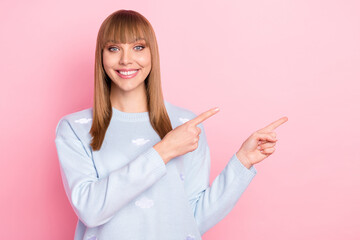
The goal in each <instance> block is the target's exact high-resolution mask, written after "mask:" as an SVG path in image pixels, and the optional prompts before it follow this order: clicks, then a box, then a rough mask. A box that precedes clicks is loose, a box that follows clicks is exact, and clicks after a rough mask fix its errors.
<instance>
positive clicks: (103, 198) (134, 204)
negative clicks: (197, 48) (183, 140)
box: [55, 100, 257, 240]
mask: <svg viewBox="0 0 360 240" xmlns="http://www.w3.org/2000/svg"><path fill="white" fill-rule="evenodd" d="M164 104H165V107H166V110H167V113H168V115H169V117H170V121H171V124H172V127H173V129H174V128H176V127H177V126H179V125H181V124H183V123H185V122H186V121H188V120H190V119H193V118H195V117H196V116H197V115H196V114H194V113H193V112H192V111H190V110H188V109H185V108H182V107H179V106H176V105H174V104H172V103H169V102H168V101H166V100H165V101H164ZM112 111H113V113H112V118H111V121H110V124H109V127H108V129H107V131H106V134H105V138H104V141H103V144H102V147H101V149H100V150H99V151H92V149H91V147H90V142H91V135H90V133H89V131H90V128H91V123H92V108H88V109H85V110H82V111H78V112H74V113H71V114H68V115H66V116H63V117H62V118H61V119H60V120H59V122H58V124H57V126H56V138H55V144H56V149H57V154H58V159H59V164H60V172H61V177H62V181H63V185H64V189H65V192H66V195H67V198H68V200H69V202H70V204H71V206H72V209H73V210H74V212H75V213H76V215H77V217H78V222H77V226H76V230H75V236H74V239H75V240H120V239H121V240H124V239H129V240H144V239H149V240H155V239H156V240H195V239H197V240H199V239H201V236H202V235H203V234H204V233H205V232H206V231H208V230H209V229H210V228H211V227H213V226H214V225H215V224H217V223H218V222H219V221H220V220H222V219H223V218H224V217H225V216H226V215H227V214H228V213H229V212H230V211H231V209H232V208H233V207H234V206H235V204H236V202H237V201H238V199H239V198H240V196H241V195H242V193H243V192H244V191H245V189H246V188H247V186H248V185H249V184H250V182H251V180H252V179H253V177H254V176H255V175H256V173H257V171H256V169H255V168H254V166H252V167H251V168H250V169H248V168H246V167H245V166H244V165H243V164H242V163H241V162H240V161H239V159H238V158H237V156H236V154H235V153H234V154H233V155H232V157H231V158H230V160H229V161H228V162H227V165H226V167H225V168H224V169H223V170H222V172H221V173H220V174H219V175H218V176H217V177H216V178H215V180H214V181H213V182H212V184H211V186H210V185H209V176H210V152H209V146H208V143H207V139H206V135H205V130H204V126H203V124H202V123H200V124H198V125H197V126H198V127H199V128H200V129H201V133H200V136H199V142H198V147H197V148H196V149H195V150H194V151H192V152H188V153H186V154H184V155H181V156H177V157H175V158H173V159H171V160H170V161H169V162H168V163H167V164H165V163H164V161H163V159H162V158H161V156H160V155H159V153H158V152H157V151H156V150H155V149H154V148H153V146H154V145H155V144H156V143H158V142H159V141H161V139H160V137H159V136H158V134H157V133H156V131H155V130H154V129H153V128H152V126H151V124H150V120H149V115H148V112H137V113H129V112H122V111H120V110H118V109H116V108H114V107H112Z"/></svg>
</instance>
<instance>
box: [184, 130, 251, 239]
mask: <svg viewBox="0 0 360 240" xmlns="http://www.w3.org/2000/svg"><path fill="white" fill-rule="evenodd" d="M198 127H200V128H201V133H200V139H199V146H198V148H197V149H196V150H195V151H194V152H193V158H192V159H191V163H190V165H191V167H190V168H189V169H187V173H186V176H185V191H186V193H187V195H188V199H189V202H190V205H191V207H192V210H193V212H194V218H195V220H196V222H197V224H198V227H199V231H200V233H201V235H203V234H204V233H205V232H206V231H208V230H209V229H210V228H212V227H213V226H214V225H215V224H217V223H218V222H220V221H221V220H222V219H223V218H224V217H225V216H226V215H227V214H228V213H229V212H230V211H231V209H232V208H233V207H234V206H235V204H236V203H237V201H238V199H239V198H240V196H241V195H242V193H243V192H244V191H245V189H246V188H247V186H248V185H249V183H250V182H251V180H252V179H253V177H254V176H255V175H256V172H257V171H256V169H255V168H254V167H253V166H251V167H250V169H248V168H246V167H245V166H244V165H243V164H242V163H241V162H240V160H239V159H238V158H237V156H236V154H234V155H233V156H232V157H231V159H230V161H229V162H228V164H227V165H226V167H225V168H224V169H223V171H222V172H221V173H220V174H219V175H218V176H217V177H216V178H215V180H214V181H213V183H212V185H211V187H210V186H209V176H210V151H209V146H208V144H207V140H206V134H205V130H204V126H203V124H202V123H201V124H199V125H198Z"/></svg>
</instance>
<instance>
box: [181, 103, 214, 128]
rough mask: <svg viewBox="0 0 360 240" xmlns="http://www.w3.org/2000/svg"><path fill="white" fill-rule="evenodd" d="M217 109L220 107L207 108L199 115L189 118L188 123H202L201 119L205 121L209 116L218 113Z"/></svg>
mask: <svg viewBox="0 0 360 240" xmlns="http://www.w3.org/2000/svg"><path fill="white" fill-rule="evenodd" d="M219 110H220V109H219V108H218V107H215V108H212V109H210V110H208V111H206V112H203V113H201V114H200V115H199V116H197V117H195V118H193V119H191V120H189V121H188V123H189V124H192V125H198V124H199V123H202V122H203V121H205V120H206V119H208V118H209V117H211V116H213V115H214V114H216V113H218V112H219Z"/></svg>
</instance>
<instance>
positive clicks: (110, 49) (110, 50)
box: [108, 47, 117, 52]
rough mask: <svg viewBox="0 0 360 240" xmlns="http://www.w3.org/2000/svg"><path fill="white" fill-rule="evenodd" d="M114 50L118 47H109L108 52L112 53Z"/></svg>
mask: <svg viewBox="0 0 360 240" xmlns="http://www.w3.org/2000/svg"><path fill="white" fill-rule="evenodd" d="M112 48H117V47H109V48H108V50H109V51H110V52H112V51H111V49H112Z"/></svg>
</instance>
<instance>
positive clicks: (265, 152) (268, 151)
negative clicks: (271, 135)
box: [260, 148, 275, 154]
mask: <svg viewBox="0 0 360 240" xmlns="http://www.w3.org/2000/svg"><path fill="white" fill-rule="evenodd" d="M274 151H275V148H266V149H262V150H260V152H261V153H264V154H271V153H273V152H274Z"/></svg>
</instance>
